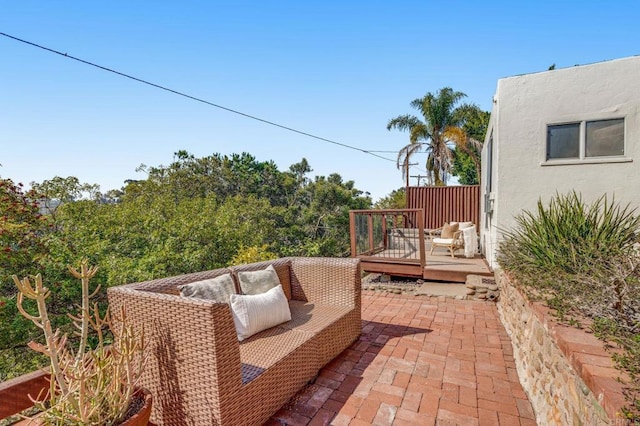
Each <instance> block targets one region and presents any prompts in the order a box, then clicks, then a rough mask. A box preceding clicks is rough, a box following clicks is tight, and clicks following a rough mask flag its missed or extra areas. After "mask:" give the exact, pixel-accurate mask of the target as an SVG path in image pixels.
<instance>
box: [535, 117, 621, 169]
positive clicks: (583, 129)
mask: <svg viewBox="0 0 640 426" xmlns="http://www.w3.org/2000/svg"><path fill="white" fill-rule="evenodd" d="M616 119H623V120H624V148H623V149H624V152H625V154H624V155H610V156H604V155H603V156H599V157H587V156H586V152H585V151H586V149H587V140H586V139H587V121H606V120H616ZM627 123H628V121H627V116H626V115H611V116H597V117H586V118H585V117H583V118H581V119H575V120H570V119H569V120H563V121H560V122H555V123H547V124H545V126H544V128H545V132H544V135H545V139H544V159H543V160H542V161H541V162H540V165H541V166H568V165H577V164H600V163H630V162H632V161H633V158H631V157H627V155H626V153H627V152H628V151H627V148H628V146H627V139H628V134H627ZM563 124H580V136H579V137H580V140H579V141H578V143H579V146H578V149H579V154H578V155H579V158H556V159H547V150H548V148H549V147H548V143H549V140H548V139H547V138H548V137H549V136H548V135H549V134H548V130H549V126H561V125H563Z"/></svg>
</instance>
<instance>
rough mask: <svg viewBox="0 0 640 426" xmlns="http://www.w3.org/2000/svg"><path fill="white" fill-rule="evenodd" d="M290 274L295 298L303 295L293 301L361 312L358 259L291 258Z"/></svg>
mask: <svg viewBox="0 0 640 426" xmlns="http://www.w3.org/2000/svg"><path fill="white" fill-rule="evenodd" d="M291 272H292V274H291V275H292V276H291V284H292V287H293V289H294V290H293V292H294V295H297V294H296V293H298V292H302V293H303V294H302V297H296V298H299V299H301V300H307V301H309V302H312V303H321V304H329V305H339V306H348V307H353V308H357V309H358V310H359V309H360V291H361V288H360V285H361V272H360V260H359V259H355V258H329V257H294V258H291ZM296 290H297V291H296ZM297 296H298V295H297Z"/></svg>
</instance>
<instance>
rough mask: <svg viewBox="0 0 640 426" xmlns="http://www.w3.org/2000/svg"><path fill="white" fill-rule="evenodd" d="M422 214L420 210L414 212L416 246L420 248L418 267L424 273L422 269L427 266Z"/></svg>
mask: <svg viewBox="0 0 640 426" xmlns="http://www.w3.org/2000/svg"><path fill="white" fill-rule="evenodd" d="M422 214H423V212H422V210H418V211H417V212H416V220H417V221H418V244H419V246H420V267H422V270H423V271H424V267H425V266H426V265H427V254H426V247H425V240H424V239H425V237H424V220H423V217H422Z"/></svg>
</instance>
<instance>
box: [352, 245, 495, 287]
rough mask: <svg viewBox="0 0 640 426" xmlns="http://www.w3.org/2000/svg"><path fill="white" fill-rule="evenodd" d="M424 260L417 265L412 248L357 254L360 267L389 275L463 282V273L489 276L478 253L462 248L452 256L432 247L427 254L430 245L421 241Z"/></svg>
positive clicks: (489, 271)
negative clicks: (469, 255) (469, 254)
mask: <svg viewBox="0 0 640 426" xmlns="http://www.w3.org/2000/svg"><path fill="white" fill-rule="evenodd" d="M425 246H426V247H425V251H426V259H425V260H426V263H425V267H424V268H422V267H421V266H420V254H419V251H418V250H415V251H405V250H403V251H398V250H384V251H381V252H379V253H376V254H374V255H372V256H358V257H360V259H361V262H362V270H363V271H366V272H377V273H382V274H389V275H398V276H407V277H417V278H418V277H421V278H423V279H426V280H429V281H449V282H465V281H466V280H467V275H484V276H493V271H491V269H489V266H488V265H487V263H486V261H485V259H484V257H482V256H480V255H479V254H478V255H476V256H475V257H473V258H466V257H465V256H464V253H463V251H462V250H459V251H458V252H457V253H456V255H455V257H453V258H452V257H451V255H450V254H449V252H448V251H447V250H446V249H443V248H436V249H435V250H434V252H433V254H432V255H429V250H431V245H430V244H429V242H426V243H425Z"/></svg>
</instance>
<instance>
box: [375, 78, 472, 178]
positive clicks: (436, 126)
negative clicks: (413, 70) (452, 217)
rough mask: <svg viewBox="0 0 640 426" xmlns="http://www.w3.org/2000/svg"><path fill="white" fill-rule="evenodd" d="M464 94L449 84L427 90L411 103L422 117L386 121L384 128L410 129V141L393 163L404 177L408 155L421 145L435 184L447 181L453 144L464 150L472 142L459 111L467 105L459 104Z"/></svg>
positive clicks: (409, 116) (417, 149)
mask: <svg viewBox="0 0 640 426" xmlns="http://www.w3.org/2000/svg"><path fill="white" fill-rule="evenodd" d="M464 97H466V95H465V94H464V93H462V92H456V91H454V90H453V89H451V88H450V87H445V88H442V89H440V91H439V92H438V93H435V94H434V93H431V92H428V93H427V94H426V95H425V96H423V97H422V98H418V99H414V100H413V101H412V102H411V104H410V105H411V107H412V108H414V109H416V110H418V111H419V112H420V114H421V116H422V119H421V118H419V117H417V116H415V115H411V114H405V115H400V116H398V117H395V118H392V119H391V120H389V123H388V124H387V130H391V129H398V130H400V131H407V132H409V142H410V143H409V144H408V145H406V146H405V147H404V148H402V149H401V150H400V152H399V153H398V159H397V162H396V166H397V167H398V168H399V169H402V171H403V174H404V175H405V177H406V175H407V174H408V173H409V171H408V165H409V160H410V158H411V157H412V156H413V155H414V154H415V153H416V152H418V151H419V150H420V148H424V149H425V150H426V152H427V162H426V167H427V171H428V172H429V175H430V176H429V178H430V180H431V179H432V180H433V183H434V184H435V185H445V184H446V181H447V176H448V174H450V173H451V164H452V161H453V148H452V146H455V147H459V148H460V149H461V150H464V151H466V150H468V146H469V144H470V143H472V142H471V141H470V140H469V138H468V136H467V135H466V133H465V132H464V130H463V128H462V125H463V114H462V111H463V110H464V109H465V108H469V107H470V106H469V105H468V104H463V105H459V103H460V101H461V100H462V99H463V98H464Z"/></svg>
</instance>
